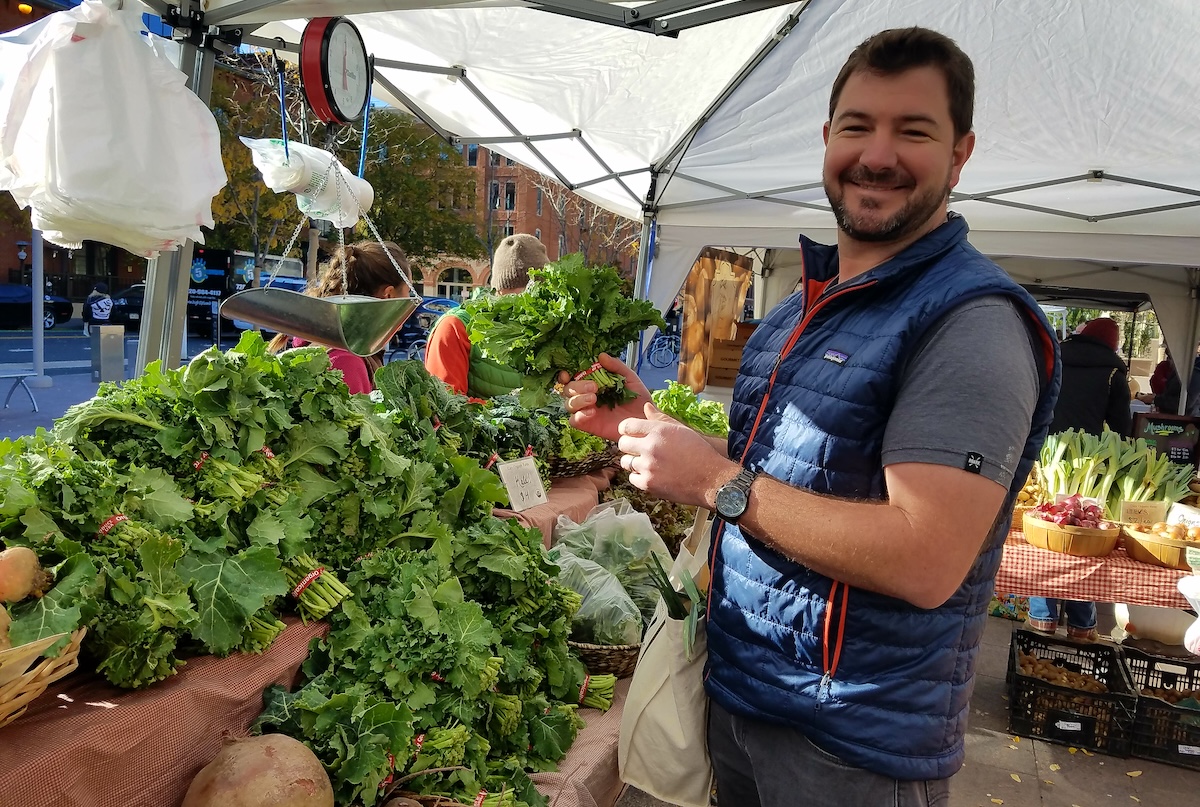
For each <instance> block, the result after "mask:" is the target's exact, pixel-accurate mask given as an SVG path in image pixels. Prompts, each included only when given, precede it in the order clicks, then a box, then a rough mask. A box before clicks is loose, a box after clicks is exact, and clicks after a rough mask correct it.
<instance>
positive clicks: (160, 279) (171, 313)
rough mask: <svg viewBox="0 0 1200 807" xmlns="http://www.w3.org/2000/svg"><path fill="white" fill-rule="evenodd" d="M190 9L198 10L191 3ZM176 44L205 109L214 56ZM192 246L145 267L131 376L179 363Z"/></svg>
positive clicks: (189, 243)
mask: <svg viewBox="0 0 1200 807" xmlns="http://www.w3.org/2000/svg"><path fill="white" fill-rule="evenodd" d="M193 7H198V3H195V2H194V0H193ZM180 10H181V12H182V11H183V10H184V9H182V8H181V9H180ZM179 45H180V63H179V68H180V70H182V71H183V72H184V73H186V74H187V86H188V88H189V89H190V90H191V91H192V92H194V93H195V94H196V96H197V97H198V98H199V99H200V100H201V101H203V102H204V104H205V105H206V106H207V105H209V104H210V102H211V98H212V79H213V68H214V66H215V61H216V54H215V53H214V52H213V51H212V50H210V49H208V48H198V47H196V46H195V45H193V44H191V43H189V42H186V41H185V42H180V43H179ZM193 246H194V244H193V243H192V241H191V240H190V239H189V240H186V241H184V242H183V243H182V244H181V245H180V246H179V248H178V249H176V250H175V251H173V252H171V253H170V254H169V255H166V256H159V257H157V258H152V259H151V260H150V261H149V262H148V263H147V265H146V294H145V298H146V304H145V306H144V309H143V312H142V322H141V329H140V332H139V334H140V338H139V339H138V349H137V360H136V364H135V366H134V375H135V376H137V375H141V374H142V373H144V372H145V370H146V366H147V365H148V364H150V363H151V362H154V361H161V362H162V363H163V366H164V367H167V368H174V367H178V366H179V365H180V363H181V359H182V356H183V349H184V345H185V339H186V331H187V298H188V287H189V285H190V282H189V274H190V272H189V270H190V268H191V265H192V248H193Z"/></svg>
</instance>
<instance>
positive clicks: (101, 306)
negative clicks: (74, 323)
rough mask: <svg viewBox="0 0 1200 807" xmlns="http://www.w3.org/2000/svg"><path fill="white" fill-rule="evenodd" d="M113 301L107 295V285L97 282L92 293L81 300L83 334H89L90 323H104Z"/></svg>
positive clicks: (90, 329)
mask: <svg viewBox="0 0 1200 807" xmlns="http://www.w3.org/2000/svg"><path fill="white" fill-rule="evenodd" d="M112 307H113V301H112V297H109V296H108V286H107V285H106V284H104V283H97V284H96V285H95V286H92V293H91V294H89V295H88V296H87V299H86V300H84V301H83V335H84V336H90V335H91V333H92V325H93V324H94V325H106V324H107V323H108V318H109V316H110V315H111V314H112Z"/></svg>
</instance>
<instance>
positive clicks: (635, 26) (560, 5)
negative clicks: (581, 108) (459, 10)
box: [247, 0, 794, 36]
mask: <svg viewBox="0 0 1200 807" xmlns="http://www.w3.org/2000/svg"><path fill="white" fill-rule="evenodd" d="M261 1H262V0H247V2H261ZM534 2H535V3H536V5H534V6H533V8H535V9H536V10H538V11H545V12H548V13H550V14H559V15H561V16H565V17H574V18H576V19H581V20H589V21H591V22H598V23H603V24H605V25H614V26H617V27H620V28H628V29H630V30H633V31H645V32H646V33H651V34H655V35H658V36H674V35H676V34H678V33H679V32H680V31H682V30H686V29H688V28H695V27H696V26H699V25H706V24H708V23H710V22H720V21H721V20H727V19H731V18H733V17H740V16H743V15H745V14H751V13H753V12H755V11H761V10H763V9H765V8H773V7H775V6H783V5H788V4H790V3H791V2H794V0H729V1H728V2H725V1H724V0H660V2H657V3H650V4H649V5H644V6H640V7H638V8H629V9H627V8H623V7H621V6H615V5H611V4H609V3H604V2H598V0H534Z"/></svg>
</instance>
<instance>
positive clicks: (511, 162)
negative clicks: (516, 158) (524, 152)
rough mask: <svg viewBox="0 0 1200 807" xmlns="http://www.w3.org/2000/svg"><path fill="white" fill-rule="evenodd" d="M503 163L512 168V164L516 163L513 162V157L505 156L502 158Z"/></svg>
mask: <svg viewBox="0 0 1200 807" xmlns="http://www.w3.org/2000/svg"><path fill="white" fill-rule="evenodd" d="M504 164H505V165H507V166H508V167H509V168H512V167H513V166H514V165H516V163H515V162H513V158H512V157H506V158H504Z"/></svg>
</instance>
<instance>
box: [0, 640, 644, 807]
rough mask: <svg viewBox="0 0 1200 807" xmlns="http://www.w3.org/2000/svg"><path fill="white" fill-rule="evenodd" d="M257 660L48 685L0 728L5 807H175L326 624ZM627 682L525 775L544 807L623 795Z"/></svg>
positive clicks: (598, 806) (595, 804) (578, 805)
mask: <svg viewBox="0 0 1200 807" xmlns="http://www.w3.org/2000/svg"><path fill="white" fill-rule="evenodd" d="M285 621H287V622H288V629H287V630H286V631H284V632H283V633H282V634H281V635H280V636H279V638H278V639H276V640H275V642H274V644H272V645H271V647H270V649H268V650H267V652H265V653H263V654H262V655H259V656H251V655H241V654H235V655H232V656H229V657H228V658H223V659H221V658H215V657H213V656H203V657H200V658H196V659H193V660H191V661H189V662H188V663H187V665H186V666H184V667H183V669H182V670H181V671H180V672H179V673H178V674H176V675H174V676H172V677H171V678H168V679H167V680H165V681H161V682H159V683H157V684H155V685H154V686H151V687H149V688H148V689H144V690H140V691H137V692H130V691H127V690H120V689H117V688H115V687H113V686H111V685H110V684H108V683H107V682H105V681H103V680H101V679H100V678H98V677H95V676H93V675H85V674H81V673H76V674H74V675H70V676H68V677H67V678H65V679H63V680H62V681H60V682H58V683H57V684H56V685H54V686H52V687H50V689H49V690H47V691H46V693H45V694H43V695H42V696H41V697H40V698H38V699H37V700H36V701H34V702H33V703H32V704H31V705H30V707H29V710H28V711H27V712H26V713H25V715H24V716H22V717H21V719H19V720H17V721H16V722H15V723H12V724H10V725H8V726H5V727H4V728H0V804H3V805H5V807H10V806H11V807H16V806H17V805H20V807H116V806H117V805H120V807H175V806H176V805H178V804H179V803H180V802H181V801H182V800H183V795H184V793H185V792H187V788H188V784H189V783H190V782H191V780H192V777H194V776H195V775H196V773H197V772H198V771H199V770H200V769H201V768H203V767H204V766H205V765H206V764H208V762H209V761H210V760H211V759H212V758H213V757H214V756H216V754H217V751H218V750H220V747H221V735H222V734H223V733H225V732H229V733H231V734H233V735H243V734H245V731H246V727H247V726H249V725H250V723H251V722H252V721H253V720H254V718H255V717H257V716H258V714H259V712H261V711H262V691H263V689H264V688H266V687H267V686H270V685H271V684H282V685H284V686H288V687H290V686H292V685H293V683H294V681H295V678H296V673H297V671H298V670H299V669H300V664H301V663H302V662H303V661H304V659H305V657H306V656H307V655H308V642H309V640H310V639H312V638H313V637H316V636H320V635H323V634H324V632H325V630H326V629H327V628H326V625H325V624H324V623H313V624H310V625H303V624H301V623H300V622H299V621H298V620H295V619H291V618H289V619H287V620H285ZM628 688H629V682H628V680H625V681H622V682H620V683H619V684H618V685H617V690H616V695H615V697H614V701H613V708H612V709H610V710H609V711H608V712H606V713H600V712H598V711H596V710H595V709H582V710H580V716H581V717H583V718H584V720H585V721H586V722H587V728H585V729H584V730H583V731H581V732H580V733H579V736H578V737H577V738H576V740H575V744H574V745H573V746H571V750H570V752H569V753H568V754H567V757H566V759H564V760H563V761H562V763H561V764H560V766H559V770H558V771H557V772H555V773H544V774H537V775H535V776H534V777H533V779H534V782H535V783H536V784H537V787H538V790H540V791H541V792H542V793H543V794H545V795H546V796H547V797H548V798H549V799H550V804H551V805H552V807H612V805H613V804H614V803H615V802H616V799H617V796H618V795H619V793H620V789H621V783H620V780H619V779H618V777H617V731H618V729H619V727H620V723H621V707H622V706H623V704H624V702H625V695H626V692H627V690H628Z"/></svg>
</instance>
